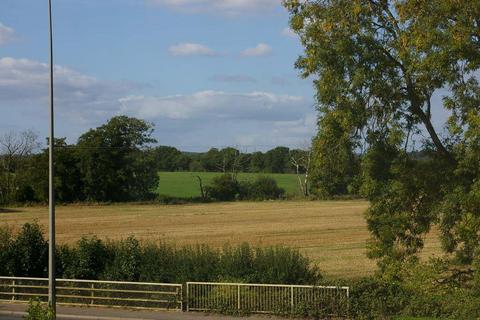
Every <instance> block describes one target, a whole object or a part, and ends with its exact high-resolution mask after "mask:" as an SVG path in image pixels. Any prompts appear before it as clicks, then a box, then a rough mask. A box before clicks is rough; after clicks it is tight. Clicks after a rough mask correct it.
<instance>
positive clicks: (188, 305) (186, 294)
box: [185, 282, 190, 312]
mask: <svg viewBox="0 0 480 320" xmlns="http://www.w3.org/2000/svg"><path fill="white" fill-rule="evenodd" d="M186 287H187V289H186V290H187V292H185V296H186V300H187V301H186V302H187V312H189V311H190V300H189V294H190V293H189V291H190V290H189V285H188V282H187V283H186Z"/></svg>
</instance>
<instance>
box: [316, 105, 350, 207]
mask: <svg viewBox="0 0 480 320" xmlns="http://www.w3.org/2000/svg"><path fill="white" fill-rule="evenodd" d="M348 130H349V129H348V128H342V123H341V119H340V118H338V117H336V116H335V115H334V114H333V113H332V114H328V115H325V116H324V117H322V119H321V120H320V123H319V132H318V134H317V136H316V138H315V139H314V140H313V157H312V169H311V173H310V181H311V183H310V189H311V192H312V193H313V194H315V195H317V196H319V197H321V198H331V197H332V196H336V195H345V194H349V193H355V192H356V190H355V189H356V188H353V189H351V188H352V186H353V183H354V178H355V176H356V175H357V174H358V172H359V169H358V159H356V157H355V155H354V150H353V149H354V145H353V143H352V142H351V141H350V136H349V134H348Z"/></svg>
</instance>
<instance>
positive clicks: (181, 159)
mask: <svg viewBox="0 0 480 320" xmlns="http://www.w3.org/2000/svg"><path fill="white" fill-rule="evenodd" d="M152 152H153V154H154V156H155V159H156V162H157V164H158V166H159V169H160V170H161V171H194V172H204V171H205V172H223V173H232V172H233V173H235V172H259V173H295V172H296V170H295V165H294V164H293V163H292V156H293V155H294V154H296V153H301V152H305V151H303V150H300V149H289V148H287V147H282V146H279V147H276V148H273V149H271V150H269V151H266V152H261V151H256V152H252V153H245V152H241V151H240V150H238V149H236V148H233V147H227V148H223V149H218V148H211V149H210V150H208V151H207V152H182V151H180V150H178V149H176V148H175V147H169V146H159V147H156V148H154V149H153V150H152Z"/></svg>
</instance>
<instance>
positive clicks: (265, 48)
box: [240, 43, 272, 57]
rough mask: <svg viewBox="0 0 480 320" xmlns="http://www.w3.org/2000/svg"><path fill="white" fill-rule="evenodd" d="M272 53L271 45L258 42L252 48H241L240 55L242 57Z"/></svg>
mask: <svg viewBox="0 0 480 320" xmlns="http://www.w3.org/2000/svg"><path fill="white" fill-rule="evenodd" d="M271 53H272V47H270V46H269V45H268V44H265V43H259V44H258V45H257V46H256V47H254V48H248V49H245V50H243V51H242V52H241V53H240V55H241V56H243V57H262V56H266V55H269V54H271Z"/></svg>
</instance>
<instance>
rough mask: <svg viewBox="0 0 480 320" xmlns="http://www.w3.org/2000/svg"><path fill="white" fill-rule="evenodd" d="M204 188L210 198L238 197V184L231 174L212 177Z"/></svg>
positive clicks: (220, 199) (225, 198)
mask: <svg viewBox="0 0 480 320" xmlns="http://www.w3.org/2000/svg"><path fill="white" fill-rule="evenodd" d="M205 190H206V192H207V195H208V196H209V197H210V198H213V199H215V200H218V201H232V200H235V199H236V198H238V197H239V194H240V185H239V183H238V181H237V180H236V179H235V178H234V177H233V176H232V175H230V174H224V175H221V176H218V177H215V178H213V180H212V182H211V184H210V185H208V186H207V187H205Z"/></svg>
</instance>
